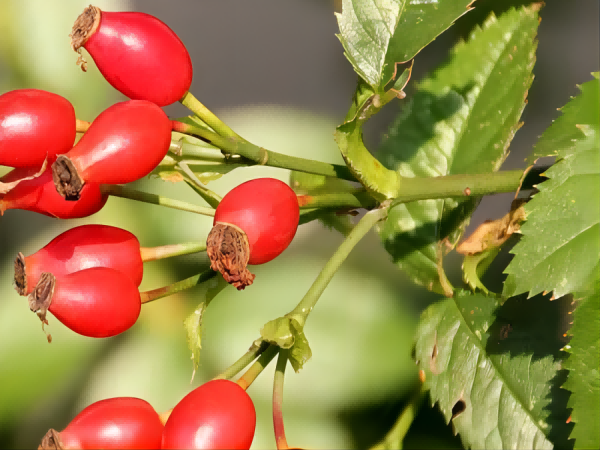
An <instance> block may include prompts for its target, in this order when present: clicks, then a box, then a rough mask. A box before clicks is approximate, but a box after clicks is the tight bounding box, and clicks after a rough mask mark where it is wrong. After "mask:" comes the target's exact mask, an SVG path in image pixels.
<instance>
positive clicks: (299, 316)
mask: <svg viewBox="0 0 600 450" xmlns="http://www.w3.org/2000/svg"><path fill="white" fill-rule="evenodd" d="M387 203H388V204H389V202H387ZM387 213H388V205H385V206H384V205H382V206H381V207H380V208H378V209H374V210H372V211H369V212H368V213H366V214H365V215H364V216H363V218H362V219H360V221H359V222H358V223H357V224H356V226H355V227H354V228H353V229H352V231H351V232H350V234H349V235H348V237H347V238H346V239H345V240H344V242H342V245H340V246H339V247H338V249H337V250H336V251H335V253H334V254H333V256H332V257H331V258H330V259H329V261H327V263H326V264H325V267H323V270H322V271H321V273H319V275H318V276H317V279H316V280H315V282H314V283H313V284H312V286H311V287H310V289H309V290H308V292H307V293H306V295H304V298H303V299H302V300H301V301H300V303H298V305H297V306H296V307H295V308H294V309H293V310H292V311H291V312H290V313H288V314H286V316H288V317H289V316H292V315H293V316H294V318H295V319H296V320H298V321H299V322H300V324H301V325H302V326H304V322H305V321H306V318H307V317H308V315H309V314H310V312H311V311H312V309H313V308H314V306H315V305H316V303H317V301H318V300H319V297H321V294H322V293H323V291H324V290H325V288H326V287H327V285H328V284H329V282H330V281H331V279H332V278H333V276H334V275H335V273H336V272H337V270H338V269H339V268H340V266H341V265H342V263H343V262H344V261H345V260H346V258H347V257H348V255H349V254H350V251H352V249H353V248H354V246H355V245H356V244H358V242H359V241H360V240H361V239H362V238H363V237H364V236H365V235H366V234H367V233H368V231H369V230H370V229H371V228H372V227H373V225H375V224H376V223H377V222H379V221H380V220H383V219H385V218H386V217H387Z"/></svg>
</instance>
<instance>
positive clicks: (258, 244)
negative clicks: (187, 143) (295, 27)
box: [0, 6, 299, 449]
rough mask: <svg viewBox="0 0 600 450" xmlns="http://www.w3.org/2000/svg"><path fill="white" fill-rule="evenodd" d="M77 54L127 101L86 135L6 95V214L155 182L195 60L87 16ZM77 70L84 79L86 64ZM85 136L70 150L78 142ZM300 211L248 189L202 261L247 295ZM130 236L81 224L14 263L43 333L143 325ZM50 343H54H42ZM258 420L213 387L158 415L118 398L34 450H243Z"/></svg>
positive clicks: (38, 105)
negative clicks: (255, 267)
mask: <svg viewBox="0 0 600 450" xmlns="http://www.w3.org/2000/svg"><path fill="white" fill-rule="evenodd" d="M71 38H72V41H71V44H72V47H73V49H74V50H76V51H78V52H79V51H80V50H79V49H80V48H81V47H84V48H85V49H86V50H87V51H88V52H89V53H90V55H91V56H92V58H93V59H94V61H95V62H96V64H97V66H98V68H99V70H100V71H101V72H102V74H103V75H104V77H105V78H106V80H107V81H108V82H109V83H110V84H111V85H113V87H115V88H116V89H118V90H119V91H120V92H122V93H123V94H125V95H126V96H128V97H129V98H130V99H131V100H128V101H125V102H121V103H117V104H115V105H112V106H111V107H109V108H108V109H106V110H105V111H104V112H102V113H101V114H100V115H99V116H98V117H97V118H96V119H95V120H94V121H93V122H92V123H91V124H87V125H86V124H85V123H83V122H81V121H78V120H77V119H76V117H75V112H74V109H73V106H72V105H71V103H69V101H67V100H66V99H64V98H62V97H60V96H59V95H56V94H53V93H50V92H45V91H40V90H35V89H21V90H16V91H12V92H8V93H6V94H3V95H0V165H3V166H8V167H13V170H12V171H11V172H9V173H8V174H7V175H5V176H4V177H2V178H1V179H0V213H4V211H5V210H8V209H26V210H30V211H34V212H38V213H41V214H45V215H49V216H53V217H57V218H65V219H66V218H78V217H85V216H89V215H91V214H94V213H96V212H97V211H99V210H100V209H101V208H102V207H103V206H104V204H105V203H106V201H107V198H108V195H107V193H106V192H107V191H106V189H103V185H114V184H124V183H129V182H133V181H135V180H138V179H140V178H142V177H144V176H146V175H148V174H149V173H150V172H151V171H152V170H153V169H154V168H155V167H156V166H157V165H158V164H159V163H160V162H161V160H163V158H164V157H165V155H166V154H167V152H168V151H169V148H170V145H171V131H172V129H173V127H174V124H173V123H172V122H171V120H169V118H168V117H167V116H166V115H165V113H164V112H163V111H162V109H161V106H165V105H168V104H171V103H173V102H175V101H177V100H180V99H182V98H183V97H184V96H185V95H186V93H187V91H188V88H189V87H190V84H191V81H192V64H191V60H190V57H189V54H188V52H187V50H186V48H185V46H184V45H183V43H182V42H181V41H180V40H179V38H178V37H177V35H176V34H175V33H174V32H173V31H172V30H171V29H170V28H169V27H167V25H165V24H164V23H163V22H161V21H160V20H158V19H156V18H154V17H152V16H150V15H148V14H142V13H130V12H104V11H101V10H100V9H99V8H97V7H94V6H89V7H88V8H86V9H85V11H84V12H83V14H81V15H80V16H79V17H78V18H77V20H76V22H75V25H74V26H73V30H72V34H71ZM78 62H79V63H81V67H82V69H83V70H84V71H85V70H86V63H85V61H84V60H83V58H82V57H81V55H80V58H79V61H78ZM78 131H79V132H83V133H84V134H83V136H82V137H81V139H80V140H79V141H78V142H77V143H76V144H75V138H76V132H78ZM298 222H299V206H298V200H297V197H296V195H295V194H294V192H293V191H292V190H291V189H290V188H289V187H288V186H287V185H286V184H285V183H282V182H281V181H279V180H276V179H271V178H262V179H256V180H252V181H249V182H246V183H243V184H241V185H240V186H238V187H236V188H235V189H233V190H231V191H230V192H229V193H228V194H227V195H226V196H225V197H224V198H223V199H222V201H221V202H220V203H219V205H218V206H217V208H216V211H215V214H214V223H213V229H212V230H211V232H210V234H209V236H208V239H207V243H206V250H207V253H208V256H209V258H210V261H211V269H213V270H214V271H219V272H220V273H221V274H222V275H223V277H224V279H225V280H226V281H228V282H229V283H230V284H232V285H234V286H235V287H236V288H237V289H244V288H245V287H246V286H249V285H251V284H252V283H253V281H254V278H255V276H254V275H253V274H251V273H250V272H249V271H248V269H247V265H252V264H263V263H266V262H268V261H271V260H272V259H274V258H275V257H277V256H278V255H279V254H281V252H282V251H283V250H285V248H287V246H288V245H289V244H290V242H291V241H292V239H293V237H294V235H295V233H296V229H297V227H298ZM147 250H148V249H144V248H142V247H140V243H139V241H138V239H137V238H136V237H135V236H134V235H133V234H131V233H130V232H128V231H125V230H122V229H120V228H115V227H111V226H105V225H84V226H79V227H76V228H73V229H71V230H68V231H66V232H64V233H63V234H61V235H59V236H58V237H56V238H55V239H54V240H52V241H51V242H50V243H49V244H48V245H46V246H45V247H44V248H42V249H41V250H39V251H37V252H36V253H34V254H32V255H29V256H24V255H23V254H22V253H19V254H18V256H17V258H16V260H15V276H14V284H15V288H16V290H17V291H18V293H19V294H20V295H23V296H27V298H28V302H29V307H30V309H31V310H32V311H34V312H36V313H37V314H38V316H39V318H40V319H41V320H42V323H43V324H47V323H48V322H47V319H46V315H47V312H48V311H50V312H51V313H52V314H54V316H56V318H58V320H59V321H60V322H62V323H63V324H64V325H66V326H67V327H68V328H70V329H71V330H73V331H75V332H77V333H79V334H81V335H84V336H89V337H96V338H101V337H109V336H115V335H117V334H119V333H121V332H123V331H125V330H127V329H128V328H130V327H131V326H132V325H133V324H134V323H135V322H136V320H137V318H138V316H139V314H140V310H141V305H142V303H143V301H144V300H142V294H141V293H140V291H139V289H138V287H139V285H140V283H141V281H142V276H143V262H144V260H147V259H152V258H145V257H144V254H145V251H146V254H147ZM48 340H49V341H50V340H51V338H50V336H49V335H48ZM255 423H256V414H255V410H254V405H253V403H252V400H251V399H250V397H249V396H248V394H246V391H245V388H242V387H241V385H238V384H236V383H234V382H231V381H227V380H214V381H210V382H208V383H206V384H204V385H202V386H200V387H199V388H197V389H195V390H193V391H192V392H190V393H189V394H188V395H187V396H186V397H184V398H183V399H182V400H181V401H180V402H179V403H178V404H177V405H176V406H175V408H173V410H172V411H170V412H168V413H165V414H163V415H159V414H157V413H156V411H155V410H154V409H153V408H152V407H151V406H150V405H149V404H148V403H147V402H145V401H144V400H141V399H137V398H129V397H123V398H112V399H106V400H102V401H99V402H96V403H94V404H92V405H90V406H88V407H87V408H85V409H84V410H83V411H82V412H81V413H79V415H77V416H76V417H75V418H74V419H73V421H72V422H71V423H70V424H69V425H68V426H67V427H66V428H65V429H64V430H63V431H62V432H60V433H59V432H56V431H55V430H50V431H49V432H48V433H47V434H46V436H45V437H44V439H43V441H42V444H41V445H40V448H43V449H49V448H53V449H72V448H81V449H87V448H107V449H108V448H122V449H125V448H246V449H247V448H249V447H250V445H251V444H252V440H253V437H254V429H255Z"/></svg>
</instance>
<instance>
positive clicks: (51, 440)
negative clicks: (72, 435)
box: [38, 428, 65, 450]
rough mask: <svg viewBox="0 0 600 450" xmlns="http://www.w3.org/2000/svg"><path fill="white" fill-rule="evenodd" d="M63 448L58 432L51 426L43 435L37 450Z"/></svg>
mask: <svg viewBox="0 0 600 450" xmlns="http://www.w3.org/2000/svg"><path fill="white" fill-rule="evenodd" d="M64 448H65V446H64V444H63V443H62V441H61V439H60V433H59V432H58V431H56V430H53V429H52V428H50V429H49V430H48V432H47V433H46V434H45V435H44V437H43V438H42V443H41V444H40V445H39V446H38V450H63V449H64Z"/></svg>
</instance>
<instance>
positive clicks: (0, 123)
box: [0, 89, 76, 168]
mask: <svg viewBox="0 0 600 450" xmlns="http://www.w3.org/2000/svg"><path fill="white" fill-rule="evenodd" d="M75 120H76V119H75V110H74V109H73V105H71V103H69V101H68V100H67V99H65V98H63V97H61V96H60V95H57V94H53V93H51V92H46V91H41V90H38V89H19V90H16V91H11V92H7V93H6V94H2V95H0V166H9V167H38V168H40V167H41V166H42V163H43V162H44V160H45V159H46V158H48V159H49V160H50V161H51V162H52V161H53V160H54V157H55V156H56V155H57V154H60V153H66V152H68V151H69V150H70V149H71V147H73V143H74V142H75Z"/></svg>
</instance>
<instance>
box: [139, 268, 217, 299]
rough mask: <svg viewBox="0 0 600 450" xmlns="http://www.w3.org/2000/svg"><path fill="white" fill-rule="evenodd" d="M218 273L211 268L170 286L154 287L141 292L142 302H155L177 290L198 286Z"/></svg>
mask: <svg viewBox="0 0 600 450" xmlns="http://www.w3.org/2000/svg"><path fill="white" fill-rule="evenodd" d="M216 274H217V273H216V272H215V271H213V270H210V269H209V270H206V271H204V272H202V273H200V274H198V275H194V276H193V277H189V278H186V279H185V280H181V281H178V282H176V283H173V284H170V285H168V286H165V287H161V288H158V289H153V290H151V291H145V292H141V293H140V299H141V302H142V304H144V303H149V302H153V301H154V300H158V299H159V298H163V297H167V296H169V295H173V294H176V293H177V292H181V291H183V290H185V289H189V288H192V287H194V286H197V285H198V284H201V283H204V282H205V281H208V280H210V279H211V278H212V277H214V276H215V275H216Z"/></svg>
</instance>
